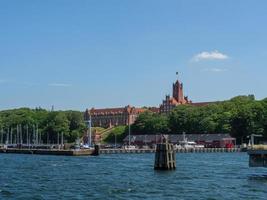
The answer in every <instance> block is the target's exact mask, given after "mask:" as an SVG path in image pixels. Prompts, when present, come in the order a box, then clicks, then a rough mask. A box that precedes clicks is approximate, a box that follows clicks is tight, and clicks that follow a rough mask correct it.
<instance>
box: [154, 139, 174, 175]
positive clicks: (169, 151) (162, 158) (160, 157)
mask: <svg viewBox="0 0 267 200" xmlns="http://www.w3.org/2000/svg"><path fill="white" fill-rule="evenodd" d="M175 168H176V159H175V151H174V147H173V144H169V143H168V142H167V140H165V142H163V143H161V144H157V147H156V154H155V164H154V169H155V170H174V169H175Z"/></svg>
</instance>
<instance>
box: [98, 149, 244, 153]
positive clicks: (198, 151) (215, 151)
mask: <svg viewBox="0 0 267 200" xmlns="http://www.w3.org/2000/svg"><path fill="white" fill-rule="evenodd" d="M174 151H175V153H236V152H241V149H240V148H229V149H228V148H194V149H193V148H192V149H176V150H174ZM155 152H156V149H100V154H120V153H122V154H127V153H135V154H140V153H155Z"/></svg>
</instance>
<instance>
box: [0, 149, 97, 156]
mask: <svg viewBox="0 0 267 200" xmlns="http://www.w3.org/2000/svg"><path fill="white" fill-rule="evenodd" d="M0 153H15V154H38V155H57V156H87V155H93V153H94V150H90V149H88V150H79V151H76V150H47V149H0Z"/></svg>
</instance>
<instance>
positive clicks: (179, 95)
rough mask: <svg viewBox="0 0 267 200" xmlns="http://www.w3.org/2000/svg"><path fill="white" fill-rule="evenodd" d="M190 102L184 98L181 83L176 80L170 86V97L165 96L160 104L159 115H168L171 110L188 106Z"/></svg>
mask: <svg viewBox="0 0 267 200" xmlns="http://www.w3.org/2000/svg"><path fill="white" fill-rule="evenodd" d="M189 103H192V101H190V100H188V97H187V96H186V97H185V96H184V91H183V83H180V82H179V80H177V81H176V82H175V83H174V84H173V86H172V97H170V95H166V97H165V99H164V100H163V102H162V104H161V105H160V107H159V111H160V113H166V114H168V113H170V112H171V110H172V109H173V108H175V107H176V106H178V105H182V104H189Z"/></svg>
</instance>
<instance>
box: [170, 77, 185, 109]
mask: <svg viewBox="0 0 267 200" xmlns="http://www.w3.org/2000/svg"><path fill="white" fill-rule="evenodd" d="M172 97H173V98H174V99H175V100H176V101H177V102H178V103H179V104H184V103H186V100H185V98H184V92H183V84H182V83H180V82H179V80H177V81H176V82H175V83H174V84H173V86H172Z"/></svg>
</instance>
